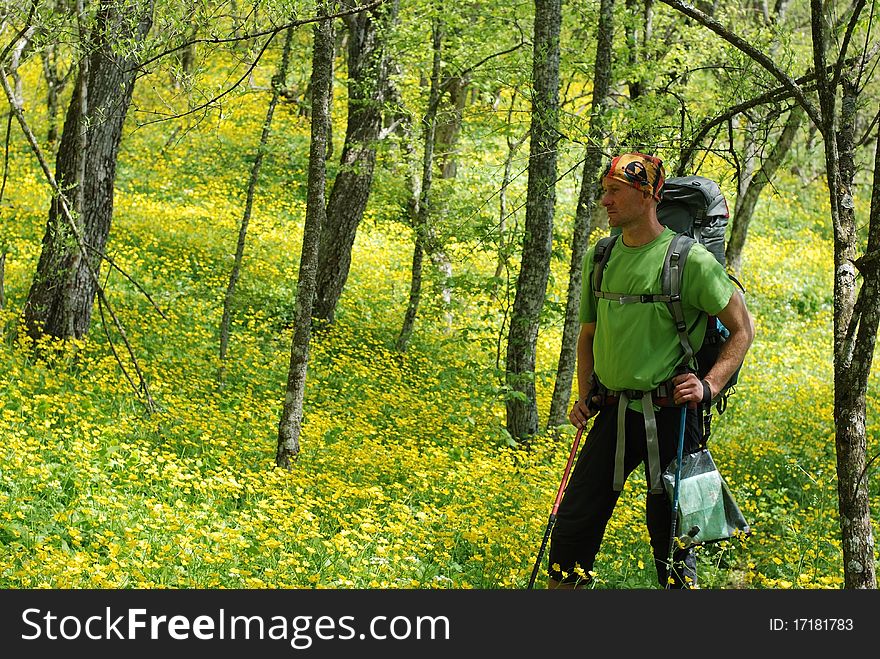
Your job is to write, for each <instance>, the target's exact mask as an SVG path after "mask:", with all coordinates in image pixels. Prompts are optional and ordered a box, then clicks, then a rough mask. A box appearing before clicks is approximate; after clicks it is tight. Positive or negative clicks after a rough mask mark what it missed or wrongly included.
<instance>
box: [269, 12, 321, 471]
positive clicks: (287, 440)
mask: <svg viewBox="0 0 880 659" xmlns="http://www.w3.org/2000/svg"><path fill="white" fill-rule="evenodd" d="M320 14H321V15H325V16H326V14H327V11H326V7H325V6H322V8H321V9H320ZM314 35H315V36H314V49H313V54H312V77H311V88H312V127H311V143H310V146H309V173H308V193H307V199H306V221H305V226H304V228H303V241H302V252H301V254H300V261H299V275H298V279H297V286H296V310H295V312H294V314H295V315H294V329H293V338H292V340H291V346H290V365H289V367H288V371H287V390H286V392H285V395H284V406H283V409H282V411H281V420H280V421H279V423H278V450H277V453H276V455H275V464H276V465H278V466H279V467H282V468H284V469H290V466H291V460H296V458H297V457H298V455H299V450H300V444H299V438H300V434H301V432H302V419H303V400H304V398H305V386H306V367H307V365H308V362H309V342H310V340H311V336H312V306H313V303H314V299H315V282H316V277H317V270H318V240H319V238H320V234H321V225H322V224H323V222H324V218H325V216H326V212H327V210H326V205H325V197H324V188H325V185H326V155H327V135H328V133H329V126H330V88H331V85H332V75H333V73H332V72H333V23H332V21H331V20H323V21H319V22H318V23H316V24H315V27H314Z"/></svg>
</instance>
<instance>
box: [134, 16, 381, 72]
mask: <svg viewBox="0 0 880 659" xmlns="http://www.w3.org/2000/svg"><path fill="white" fill-rule="evenodd" d="M383 2H385V0H375V1H374V2H371V3H370V4H367V5H361V6H359V7H352V8H350V9H345V10H343V11H340V12H337V13H335V14H328V15H327V16H313V17H310V18H303V19H300V20H295V21H291V22H289V23H285V24H284V25H279V26H278V27H273V28H270V29H268V30H262V31H260V32H253V33H251V34H244V35H241V36H236V37H224V38H218V37H214V38H210V39H191V40H189V41H185V42H184V43H182V44H179V45H177V46H175V47H174V48H169V49H168V50H164V51H162V52H161V53H159V54H158V55H154V56H153V57H151V58H150V59H148V60H145V61H143V62H140V63H139V64H137V65H135V66H134V67H132V68H131V69H129V71H136V70H138V69H142V68H144V67H145V66H149V65H150V64H152V63H153V62H155V61H157V60H159V59H162V58H163V57H166V56H168V55H171V54H172V53H176V52H177V51H178V50H183V49H184V48H188V47H189V46H192V45H195V44H198V43H210V44H222V43H235V42H238V41H250V40H252V39H259V38H260V37H265V36H266V35H270V39H269V40H270V41H271V39H272V37H274V36H275V35H276V34H278V33H279V32H283V31H284V30H287V29H289V28H295V27H300V26H302V25H308V24H309V23H317V22H319V21H326V20H330V19H334V18H342V17H344V16H349V15H351V14H357V13H360V12H362V11H368V10H370V9H375V8H376V7H378V6H379V5H381V4H382V3H383Z"/></svg>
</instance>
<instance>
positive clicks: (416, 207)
mask: <svg viewBox="0 0 880 659" xmlns="http://www.w3.org/2000/svg"><path fill="white" fill-rule="evenodd" d="M440 20H441V19H440V18H435V19H434V23H433V26H432V28H431V43H432V50H433V53H434V57H433V60H432V64H431V83H430V85H431V86H430V88H429V91H428V107H427V109H426V110H425V116H424V118H423V119H422V130H423V140H422V141H423V143H424V151H423V152H422V153H423V155H422V178H421V184H420V185H413V192H414V193H415V192H416V190H418V197H417V198H416V197H414V198H413V200H412V203H411V205H410V207H411V209H412V212H413V217H412V222H413V230H414V231H415V242H414V245H413V257H412V276H411V279H410V288H409V302H408V304H407V307H406V314H405V315H404V319H403V325H402V327H401V328H400V334H399V335H398V337H397V345H396V348H397V350H398V351H400V352H404V351H405V350H406V349H407V347H408V346H409V342H410V339H411V338H412V333H413V328H414V327H415V322H416V314H417V313H418V309H419V300H420V299H421V293H422V262H423V259H424V251H425V242H426V239H427V238H428V236H429V235H430V233H431V231H430V226H429V223H430V221H431V197H430V195H431V184H432V182H433V180H434V176H433V173H434V143H435V139H434V138H435V131H436V129H437V106H438V105H439V102H440V66H441V55H442V47H443V30H442V26H441V23H440Z"/></svg>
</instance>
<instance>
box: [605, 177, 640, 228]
mask: <svg viewBox="0 0 880 659" xmlns="http://www.w3.org/2000/svg"><path fill="white" fill-rule="evenodd" d="M602 191H603V192H602V199H601V204H602V206H604V207H605V210H606V211H607V212H608V224H609V225H610V226H612V227H621V228H623V227H626V226H630V225H632V224H634V223H638V222H641V221H642V220H644V219H645V218H646V217H648V207H649V205H650V204H651V201H652V199H651V196H650V195H648V194H645V193H644V192H642V191H640V190H636V189H635V188H634V187H632V186H631V185H627V184H626V183H623V182H621V181H617V180H615V179H612V178H606V179H604V180H603V181H602Z"/></svg>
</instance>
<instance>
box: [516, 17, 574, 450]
mask: <svg viewBox="0 0 880 659" xmlns="http://www.w3.org/2000/svg"><path fill="white" fill-rule="evenodd" d="M560 5H561V3H560V0H535V28H534V53H533V64H532V85H533V92H532V93H533V97H532V121H531V142H530V147H529V148H530V156H529V179H528V185H527V189H526V224H525V236H524V238H523V249H522V259H521V262H520V271H519V276H518V278H517V284H516V297H515V298H514V302H513V312H512V314H511V319H510V331H509V333H508V337H507V364H506V381H507V386H508V387H509V390H510V391H509V393H508V398H507V430H508V432H509V433H510V435H511V436H512V437H513V438H514V439H527V438H528V437H530V436H531V435H534V434H535V433H536V432H537V431H538V405H537V398H536V391H535V363H536V355H535V349H536V344H537V338H538V326H539V323H540V314H541V309H542V307H543V305H544V295H545V294H546V292H547V280H548V277H549V275H550V257H551V251H552V240H553V213H554V207H555V203H556V156H557V142H558V139H559V133H558V130H557V126H558V121H559V116H558V114H559V30H560V23H561V13H562V12H561V6H560Z"/></svg>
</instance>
